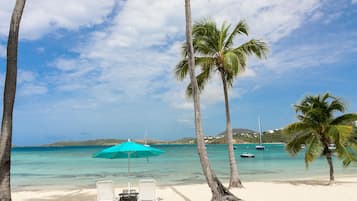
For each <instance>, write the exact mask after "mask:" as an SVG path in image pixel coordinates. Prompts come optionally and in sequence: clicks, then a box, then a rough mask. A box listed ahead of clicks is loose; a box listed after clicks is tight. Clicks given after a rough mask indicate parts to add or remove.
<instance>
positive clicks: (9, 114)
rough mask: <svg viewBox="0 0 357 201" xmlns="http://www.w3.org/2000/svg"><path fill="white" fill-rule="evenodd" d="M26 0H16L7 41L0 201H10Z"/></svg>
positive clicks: (0, 150)
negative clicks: (19, 49)
mask: <svg viewBox="0 0 357 201" xmlns="http://www.w3.org/2000/svg"><path fill="white" fill-rule="evenodd" d="M25 2H26V0H16V3H15V7H14V10H13V11H12V16H11V22H10V29H9V36H8V41H7V53H6V54H7V56H6V59H7V60H6V75H5V85H4V99H3V100H4V101H3V113H2V122H1V135H0V201H11V185H10V169H11V147H12V146H11V144H12V121H13V111H14V103H15V94H16V80H17V49H18V42H19V30H20V21H21V17H22V13H23V10H24V7H25Z"/></svg>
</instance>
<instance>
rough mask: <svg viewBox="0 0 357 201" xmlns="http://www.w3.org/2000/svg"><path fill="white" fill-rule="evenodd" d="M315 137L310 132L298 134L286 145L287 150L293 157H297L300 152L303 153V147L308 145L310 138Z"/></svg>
mask: <svg viewBox="0 0 357 201" xmlns="http://www.w3.org/2000/svg"><path fill="white" fill-rule="evenodd" d="M312 137H314V136H313V135H311V133H309V132H298V133H295V135H294V136H293V137H292V138H291V140H290V141H289V142H288V143H287V144H286V146H285V150H287V151H288V153H289V154H290V155H292V156H295V155H296V154H297V153H298V152H299V151H301V145H303V144H307V142H308V141H309V139H310V138H312Z"/></svg>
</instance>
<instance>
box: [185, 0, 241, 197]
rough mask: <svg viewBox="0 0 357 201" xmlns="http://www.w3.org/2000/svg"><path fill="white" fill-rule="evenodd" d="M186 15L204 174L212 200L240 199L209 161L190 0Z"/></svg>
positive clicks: (197, 128) (194, 100) (189, 67)
mask: <svg viewBox="0 0 357 201" xmlns="http://www.w3.org/2000/svg"><path fill="white" fill-rule="evenodd" d="M185 16H186V44H187V45H186V46H187V47H188V48H187V56H188V59H187V61H188V71H189V74H190V79H191V85H192V97H193V102H194V114H195V133H196V138H197V152H198V155H199V158H200V162H201V166H202V170H203V174H204V176H205V178H206V181H207V183H208V186H209V187H210V189H211V192H212V201H224V200H232V201H235V200H240V199H239V198H237V197H235V196H234V195H233V194H232V193H230V192H229V191H228V189H226V188H225V187H224V186H223V185H222V183H221V182H220V181H219V179H218V178H217V176H216V174H215V173H214V171H213V170H212V168H211V165H210V163H209V161H208V156H207V151H206V146H205V142H204V138H203V129H202V121H201V109H200V96H199V93H198V91H199V89H198V84H197V80H196V77H195V69H194V66H195V60H194V53H193V44H192V43H193V42H192V18H191V5H190V0H185Z"/></svg>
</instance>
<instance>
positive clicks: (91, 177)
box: [11, 144, 357, 188]
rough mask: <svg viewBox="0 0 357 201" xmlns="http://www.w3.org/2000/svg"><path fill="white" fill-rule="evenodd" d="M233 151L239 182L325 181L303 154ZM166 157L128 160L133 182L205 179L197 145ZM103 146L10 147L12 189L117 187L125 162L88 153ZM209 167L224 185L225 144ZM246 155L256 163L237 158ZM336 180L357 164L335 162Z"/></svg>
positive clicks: (175, 148)
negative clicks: (97, 183)
mask: <svg viewBox="0 0 357 201" xmlns="http://www.w3.org/2000/svg"><path fill="white" fill-rule="evenodd" d="M237 146H238V149H237V150H235V153H236V158H237V164H238V169H239V173H240V174H241V177H242V180H243V181H261V180H278V179H279V180H280V179H291V178H303V177H314V176H326V177H327V176H328V167H327V162H326V160H324V159H323V158H321V159H318V160H316V161H314V162H313V163H312V164H311V166H310V168H309V169H308V170H306V169H305V164H304V159H303V154H300V155H299V156H297V157H290V156H289V155H288V154H287V153H286V152H285V150H284V145H282V144H269V145H265V147H266V150H265V151H258V150H255V144H240V145H237ZM154 147H156V148H159V149H162V150H164V151H165V153H164V154H163V155H161V156H158V157H151V158H149V159H147V158H137V159H132V160H131V167H132V168H131V176H130V178H129V180H130V181H131V182H134V183H135V182H137V181H138V180H139V178H146V177H152V178H155V179H156V180H157V181H158V183H159V184H160V185H166V184H186V183H202V182H204V177H203V176H202V170H201V166H200V163H199V159H198V156H197V151H196V146H195V145H157V146H154ZM104 148H106V147H99V146H98V147H59V148H55V147H33V148H29V147H26V148H14V149H13V152H12V170H11V171H12V185H13V187H15V188H16V187H24V186H44V185H45V186H51V185H53V186H55V185H56V186H58V185H60V186H91V187H93V186H94V184H95V181H97V180H102V179H111V180H114V181H115V182H116V183H117V184H125V183H126V182H128V177H127V165H128V163H127V160H126V159H113V160H110V159H97V158H92V157H91V156H92V154H93V153H95V152H97V151H100V150H102V149H104ZM207 150H208V154H209V159H210V161H211V164H212V167H213V168H214V170H215V171H216V173H217V175H218V176H219V178H220V179H221V180H222V181H228V177H229V166H228V164H229V163H228V156H227V155H228V154H227V146H226V145H207ZM243 152H250V153H254V154H255V156H256V157H255V158H254V159H247V158H245V159H244V158H240V157H239V154H241V153H243ZM334 165H335V168H336V170H335V172H336V175H341V174H356V173H357V165H356V164H352V165H351V166H350V167H348V168H343V167H342V165H341V162H340V161H339V160H338V159H337V158H335V159H334Z"/></svg>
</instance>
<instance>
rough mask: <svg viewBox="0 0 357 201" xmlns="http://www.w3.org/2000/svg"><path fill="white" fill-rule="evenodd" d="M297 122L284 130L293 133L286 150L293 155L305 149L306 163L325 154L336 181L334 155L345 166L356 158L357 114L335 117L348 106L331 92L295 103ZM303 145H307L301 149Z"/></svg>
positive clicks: (331, 178)
mask: <svg viewBox="0 0 357 201" xmlns="http://www.w3.org/2000/svg"><path fill="white" fill-rule="evenodd" d="M294 109H295V111H296V117H297V120H298V121H297V122H295V123H292V124H289V125H288V126H286V127H285V128H284V130H283V132H284V133H286V134H288V135H290V136H291V139H290V140H289V142H288V143H287V144H286V150H287V151H288V152H289V153H290V154H291V155H293V156H294V155H297V153H298V152H300V151H302V150H305V164H306V167H308V165H309V163H310V162H312V161H313V160H315V159H316V158H318V157H325V158H326V160H327V163H328V166H329V172H330V183H334V167H333V155H334V154H335V155H336V156H337V157H338V158H339V159H341V160H342V163H343V165H344V166H345V167H346V166H348V165H349V164H350V163H351V162H353V161H357V159H356V156H357V155H356V154H357V140H356V138H354V136H353V135H352V134H353V132H352V128H353V126H352V123H353V121H356V120H357V114H356V113H348V114H342V115H340V116H337V117H336V116H335V115H336V113H337V112H339V113H343V112H345V111H346V105H345V103H344V102H343V101H342V100H341V98H339V97H335V96H332V95H331V94H330V93H325V94H320V95H316V96H313V95H308V96H306V97H305V98H303V99H302V100H301V101H300V102H299V103H298V104H296V105H294ZM301 145H306V148H302V146H301Z"/></svg>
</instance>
